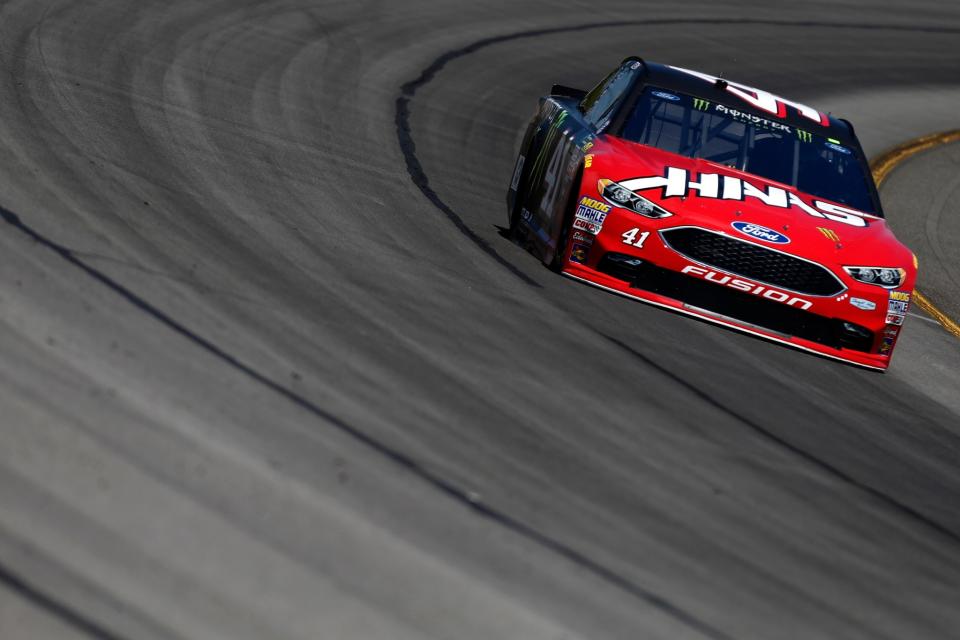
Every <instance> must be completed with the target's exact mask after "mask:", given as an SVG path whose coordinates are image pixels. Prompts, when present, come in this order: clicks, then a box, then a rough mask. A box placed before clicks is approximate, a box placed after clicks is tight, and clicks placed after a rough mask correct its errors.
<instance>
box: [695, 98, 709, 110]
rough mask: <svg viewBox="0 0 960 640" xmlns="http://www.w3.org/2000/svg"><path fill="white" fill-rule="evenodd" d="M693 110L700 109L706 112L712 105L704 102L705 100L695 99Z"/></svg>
mask: <svg viewBox="0 0 960 640" xmlns="http://www.w3.org/2000/svg"><path fill="white" fill-rule="evenodd" d="M693 108H694V109H699V110H700V111H706V110H707V109H709V108H710V103H709V102H707V101H706V100H704V99H703V98H694V99H693Z"/></svg>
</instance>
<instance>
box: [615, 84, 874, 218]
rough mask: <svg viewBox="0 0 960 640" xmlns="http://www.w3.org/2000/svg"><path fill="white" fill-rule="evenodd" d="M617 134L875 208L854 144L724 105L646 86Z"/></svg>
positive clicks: (863, 207) (869, 209) (860, 206)
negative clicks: (844, 142)
mask: <svg viewBox="0 0 960 640" xmlns="http://www.w3.org/2000/svg"><path fill="white" fill-rule="evenodd" d="M621 137H623V138H626V139H627V140H631V141H633V142H639V143H641V144H646V145H649V146H652V147H657V148H658V149H663V150H664V151H669V152H671V153H676V154H679V155H682V156H687V157H689V158H704V159H706V160H710V161H711V162H716V163H718V164H723V165H727V166H729V167H734V168H736V169H740V170H742V171H747V172H749V173H752V174H754V175H758V176H760V177H763V178H767V179H769V180H775V181H777V182H780V183H783V184H787V185H790V186H792V187H796V188H797V189H799V190H800V191H803V192H805V193H809V194H811V195H815V196H819V197H821V198H826V199H827V200H832V201H834V202H838V203H840V204H845V205H847V206H850V207H853V208H854V209H859V210H860V211H865V212H867V213H873V214H877V211H876V207H875V206H874V204H873V200H872V199H871V197H870V191H869V189H868V187H867V181H866V179H865V177H864V172H863V168H862V167H863V166H865V163H863V162H862V160H861V158H860V157H859V151H858V150H857V149H856V148H851V147H846V146H843V145H842V144H840V141H839V140H834V139H831V138H824V137H821V136H818V135H816V134H814V133H811V132H809V131H804V130H802V129H798V128H796V127H792V126H789V125H786V124H784V123H782V122H777V121H775V120H767V119H766V118H762V117H760V116H757V115H754V114H752V113H748V112H745V111H742V110H738V109H735V108H732V107H728V106H726V105H723V104H717V103H715V102H708V101H707V100H704V99H703V98H696V97H694V96H689V95H686V94H683V93H676V92H673V91H666V90H664V89H657V88H655V87H647V88H646V89H645V90H644V91H643V94H642V95H641V96H640V99H639V100H638V101H637V105H636V107H635V108H634V110H633V113H631V114H630V115H629V118H628V119H627V121H626V124H625V125H624V127H623V131H622V133H621Z"/></svg>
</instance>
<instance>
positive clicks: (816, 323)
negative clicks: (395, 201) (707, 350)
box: [597, 253, 875, 353]
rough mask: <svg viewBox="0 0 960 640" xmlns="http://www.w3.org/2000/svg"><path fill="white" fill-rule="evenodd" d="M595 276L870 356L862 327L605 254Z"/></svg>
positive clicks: (868, 337)
mask: <svg viewBox="0 0 960 640" xmlns="http://www.w3.org/2000/svg"><path fill="white" fill-rule="evenodd" d="M597 270H598V271H600V272H601V273H605V274H607V275H610V276H612V277H614V278H617V279H618V280H624V281H626V282H628V283H629V284H630V286H631V287H634V288H636V289H643V290H645V291H650V292H652V293H657V294H660V295H663V296H666V297H668V298H673V299H674V300H677V301H679V302H682V303H683V304H684V306H685V307H688V308H690V307H692V308H694V309H697V310H700V311H701V312H702V311H706V312H708V313H709V314H713V315H715V316H721V317H726V318H730V319H733V320H737V321H739V322H742V323H745V324H748V325H753V326H756V327H760V328H762V329H766V330H768V331H771V332H773V333H779V334H782V335H784V336H796V337H798V338H803V339H805V340H810V341H812V342H818V343H820V344H823V345H826V346H828V347H833V348H834V349H852V350H854V351H861V352H864V353H870V352H871V350H872V347H873V342H874V339H875V336H874V334H873V332H871V331H870V330H869V329H867V328H866V327H862V326H859V325H856V324H853V323H850V322H845V321H843V320H840V319H836V318H826V317H823V316H820V315H817V314H815V313H811V312H809V311H803V310H801V309H797V308H795V307H790V306H787V305H785V304H782V303H780V302H776V301H774V300H768V299H766V298H761V297H757V296H755V295H750V294H748V293H745V292H742V291H736V290H734V289H731V288H730V287H724V286H719V285H717V284H714V283H713V282H710V281H707V280H702V279H700V278H693V277H690V276H688V275H686V274H683V273H678V272H676V271H671V270H669V269H664V268H662V267H658V266H657V265H655V264H653V263H650V262H645V261H643V260H639V259H637V258H635V257H633V256H629V255H625V254H622V253H607V254H604V256H603V258H601V260H600V263H599V264H598V265H597Z"/></svg>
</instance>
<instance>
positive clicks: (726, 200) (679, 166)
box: [585, 136, 913, 269]
mask: <svg viewBox="0 0 960 640" xmlns="http://www.w3.org/2000/svg"><path fill="white" fill-rule="evenodd" d="M591 152H592V156H593V157H592V158H591V162H590V165H591V170H590V173H589V175H588V174H585V178H588V179H589V178H595V179H603V178H606V179H608V180H613V181H615V182H621V183H622V182H628V184H629V183H630V181H633V182H634V183H637V182H643V183H644V185H645V186H648V188H644V189H643V190H636V192H637V193H638V194H639V195H642V196H643V197H644V198H646V199H648V200H650V201H651V202H654V203H655V204H657V205H659V206H661V207H663V208H664V209H666V210H667V211H669V212H671V213H672V214H673V216H671V217H669V218H665V219H663V220H662V222H663V227H674V226H685V225H689V226H701V227H706V228H710V229H715V230H717V231H721V232H723V233H726V234H728V235H731V236H734V237H738V238H740V239H748V240H753V241H754V242H756V243H757V244H760V245H763V246H769V247H772V248H776V249H778V250H780V251H784V252H787V253H793V254H797V255H802V256H805V257H811V256H813V257H815V258H817V259H819V260H821V261H824V262H826V261H830V262H833V263H835V264H842V265H856V266H890V267H903V268H905V269H909V267H910V266H912V262H913V254H912V253H911V252H910V251H909V249H907V248H906V247H904V246H903V245H902V244H900V242H899V241H898V240H897V239H896V238H895V237H894V235H893V233H892V232H891V231H890V229H889V228H888V227H887V224H886V222H885V221H884V220H883V219H882V218H878V217H875V216H873V215H869V214H866V213H861V214H860V215H859V216H855V215H852V214H850V213H847V212H849V211H852V210H851V209H850V208H848V207H844V206H843V205H841V204H840V203H837V202H831V201H827V200H825V199H824V198H821V197H818V196H813V195H810V194H806V193H803V192H801V191H798V190H797V189H795V188H793V187H790V186H789V185H785V184H782V183H778V182H774V181H771V180H766V179H764V178H761V177H759V176H756V175H753V174H750V173H746V172H743V171H739V170H737V169H733V168H730V167H727V166H724V165H720V164H717V163H713V162H710V161H708V160H703V159H698V158H687V157H684V156H680V155H677V154H673V153H669V152H666V151H662V150H660V149H656V148H654V147H649V146H647V145H642V144H638V143H634V142H629V141H626V140H622V139H619V138H615V137H612V136H601V138H600V139H598V140H597V143H596V144H595V146H594V148H593V149H591ZM678 170H680V171H683V172H686V174H685V176H683V177H684V178H685V180H686V181H687V182H688V185H689V183H694V184H700V183H701V182H702V181H703V179H704V176H714V175H715V176H717V177H716V178H712V177H709V178H708V181H709V180H715V181H716V182H718V183H719V185H720V186H719V188H718V189H717V191H715V192H711V191H710V190H706V193H704V192H703V190H701V189H698V188H696V187H692V186H688V188H687V189H686V190H685V193H684V194H682V195H677V194H676V193H673V194H671V193H669V190H668V188H665V187H662V186H661V185H662V184H663V183H664V182H665V180H666V178H665V177H666V176H672V177H673V179H674V180H673V185H676V184H678V181H679V180H678V179H679V178H680V177H681V174H680V173H679V172H678ZM656 177H660V178H661V179H660V181H659V182H658V181H657V180H647V181H642V180H639V181H638V180H636V179H637V178H656ZM737 182H739V183H740V184H741V185H742V187H741V189H742V191H743V194H741V196H740V197H741V199H734V198H733V197H731V196H736V195H737V193H736V184H737ZM728 184H730V185H732V187H731V189H729V191H730V192H732V193H727V192H725V191H724V189H725V187H726V185H728ZM673 191H674V192H675V191H676V189H673ZM758 192H759V193H762V194H764V195H766V196H767V197H768V200H770V201H776V202H775V203H773V204H771V202H767V201H765V200H764V199H763V198H762V197H759V195H758ZM783 192H786V193H783ZM771 195H773V196H779V197H772V198H771V197H770V196H771ZM804 205H806V206H804ZM821 208H824V209H826V212H824V211H822V210H821ZM831 212H832V213H831ZM831 217H833V218H837V219H834V220H831V219H830V218H831ZM861 220H862V226H860V225H861ZM851 223H853V224H851ZM747 225H755V227H759V228H760V229H759V230H758V229H756V228H754V229H750V228H749V227H747V231H748V233H745V232H744V231H743V229H744V228H745V227H746V226H747ZM764 228H765V229H767V230H770V231H772V232H775V233H776V234H779V235H780V238H779V240H780V242H770V241H769V240H764V239H760V238H758V237H757V235H756V234H764V233H765V232H764V231H763V229H764ZM768 237H772V236H768ZM784 239H786V242H784V241H783V240H784Z"/></svg>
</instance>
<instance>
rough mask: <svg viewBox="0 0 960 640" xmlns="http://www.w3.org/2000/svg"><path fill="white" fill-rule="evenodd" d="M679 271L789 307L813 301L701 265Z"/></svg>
mask: <svg viewBox="0 0 960 640" xmlns="http://www.w3.org/2000/svg"><path fill="white" fill-rule="evenodd" d="M680 273H688V274H691V275H694V276H697V277H699V278H703V279H704V280H709V281H710V282H713V283H715V284H720V285H723V286H726V287H730V288H731V289H736V290H737V291H742V292H744V293H749V294H753V295H755V296H760V297H763V298H767V299H768V300H775V301H776V302H782V303H783V304H785V305H788V306H791V307H794V306H795V307H797V308H799V309H803V310H807V309H809V308H810V307H812V306H813V303H812V302H810V301H809V300H804V299H803V298H797V297H794V296H791V295H790V294H789V293H784V292H783V291H777V290H776V289H769V288H767V287H766V286H764V285H762V284H757V283H755V282H750V281H749V280H741V279H740V278H734V277H733V276H728V275H726V274H725V273H717V272H716V271H711V270H710V269H704V268H703V267H698V266H696V265H692V264H691V265H688V266H686V267H684V268H683V269H682V270H681V271H680Z"/></svg>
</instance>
